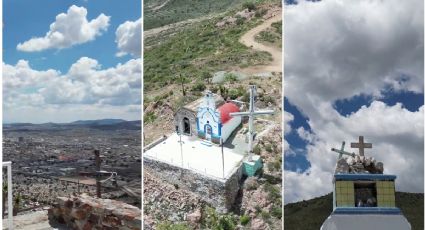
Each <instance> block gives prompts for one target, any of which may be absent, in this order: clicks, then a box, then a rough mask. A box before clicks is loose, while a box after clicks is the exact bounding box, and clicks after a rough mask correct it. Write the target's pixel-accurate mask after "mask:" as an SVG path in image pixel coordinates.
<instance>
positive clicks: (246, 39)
mask: <svg viewBox="0 0 425 230" xmlns="http://www.w3.org/2000/svg"><path fill="white" fill-rule="evenodd" d="M281 20H282V15H281V14H278V15H276V16H274V17H272V18H270V19H267V20H266V21H265V22H264V23H262V24H261V25H259V26H257V27H254V28H252V29H251V30H249V31H248V32H246V33H245V34H244V35H242V37H241V38H240V39H239V42H240V43H242V44H244V45H246V46H248V47H251V48H252V49H255V50H258V51H266V52H268V53H270V54H271V55H272V58H273V60H272V62H271V63H269V64H267V65H257V66H251V67H247V68H243V69H240V70H239V71H240V72H243V73H246V74H255V73H263V72H282V49H281V48H278V47H272V46H267V45H264V44H261V43H258V42H257V41H255V36H256V35H257V34H258V33H260V32H261V31H263V30H265V29H267V28H268V27H270V26H271V24H272V23H273V22H278V21H281Z"/></svg>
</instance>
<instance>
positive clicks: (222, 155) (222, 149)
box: [220, 138, 224, 179]
mask: <svg viewBox="0 0 425 230" xmlns="http://www.w3.org/2000/svg"><path fill="white" fill-rule="evenodd" d="M220 144H221V161H222V166H223V167H222V168H223V179H224V147H223V138H220Z"/></svg>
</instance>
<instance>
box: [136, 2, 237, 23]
mask: <svg viewBox="0 0 425 230" xmlns="http://www.w3.org/2000/svg"><path fill="white" fill-rule="evenodd" d="M242 2H244V1H243V0H236V1H235V0H215V1H211V0H145V1H144V7H143V14H144V15H145V17H144V29H145V30H149V29H152V28H157V27H161V26H165V25H168V24H171V23H176V22H180V21H184V20H187V19H193V18H199V17H202V16H205V15H208V14H213V13H218V12H223V11H226V10H228V9H229V8H232V7H235V6H238V5H241V3H242Z"/></svg>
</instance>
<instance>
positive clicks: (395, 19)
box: [284, 0, 424, 202]
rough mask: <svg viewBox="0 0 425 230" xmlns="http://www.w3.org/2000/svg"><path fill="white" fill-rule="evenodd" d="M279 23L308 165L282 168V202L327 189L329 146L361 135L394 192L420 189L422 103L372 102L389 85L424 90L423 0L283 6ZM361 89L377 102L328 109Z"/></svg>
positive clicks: (332, 0)
mask: <svg viewBox="0 0 425 230" xmlns="http://www.w3.org/2000/svg"><path fill="white" fill-rule="evenodd" d="M285 21H286V24H285V34H286V37H285V96H286V97H287V98H288V100H289V101H290V103H291V104H293V105H295V106H297V108H298V109H299V110H300V111H301V112H302V113H303V114H304V115H305V116H306V117H308V124H309V126H310V127H311V130H312V132H308V131H306V130H304V129H302V128H299V129H298V130H297V133H298V135H299V136H300V137H301V138H303V139H304V140H306V141H307V142H308V143H309V144H308V145H307V155H306V157H307V160H308V161H309V162H310V163H311V168H310V169H308V170H307V172H304V173H300V172H289V171H285V179H284V180H285V188H286V189H285V202H294V201H297V200H301V199H311V198H313V197H315V196H319V195H324V194H326V193H329V192H331V186H332V173H333V170H334V167H335V163H336V154H334V153H333V152H331V151H330V149H331V148H332V147H339V146H340V144H341V142H342V141H343V140H345V141H346V142H347V143H349V142H352V141H356V140H357V137H358V136H359V135H364V136H365V138H366V141H369V142H372V143H373V149H372V150H371V151H368V152H367V154H368V155H371V156H374V157H375V158H376V159H378V160H380V161H383V162H384V167H385V172H386V173H392V174H396V175H397V176H398V179H397V190H401V191H409V192H423V186H424V184H423V179H424V176H423V167H424V165H423V160H424V156H423V151H424V149H423V138H424V134H423V127H424V123H423V121H424V110H423V107H421V108H420V109H419V110H418V111H414V112H411V111H408V110H406V109H404V108H403V107H402V105H401V104H396V105H394V106H389V105H386V104H384V103H383V102H380V101H376V99H377V98H379V97H380V96H381V92H382V91H383V90H384V89H386V88H387V87H391V88H392V89H393V90H396V91H411V92H416V93H423V90H424V89H423V77H424V75H423V61H424V59H423V27H424V25H423V2H422V1H418V0H408V1H401V2H400V1H395V0H388V1H366V0H362V1H339V0H324V1H321V2H314V3H313V2H305V1H302V2H300V3H299V4H298V5H293V6H288V7H286V9H285ZM362 94H363V95H372V96H374V97H375V100H374V101H373V102H372V104H371V105H370V106H369V107H365V106H363V107H362V108H360V109H359V110H358V111H356V112H354V113H352V114H350V115H349V116H346V117H344V116H342V115H340V114H339V113H338V112H337V111H336V110H335V109H334V108H333V106H332V104H333V103H334V102H335V101H336V100H340V99H346V98H351V97H353V96H355V95H362ZM347 149H349V148H347ZM289 151H290V150H289ZM353 151H355V150H353Z"/></svg>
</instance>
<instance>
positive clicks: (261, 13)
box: [255, 9, 267, 18]
mask: <svg viewBox="0 0 425 230" xmlns="http://www.w3.org/2000/svg"><path fill="white" fill-rule="evenodd" d="M266 13H267V9H258V10H257V11H255V17H257V18H260V17H263V16H264V15H265V14H266Z"/></svg>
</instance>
